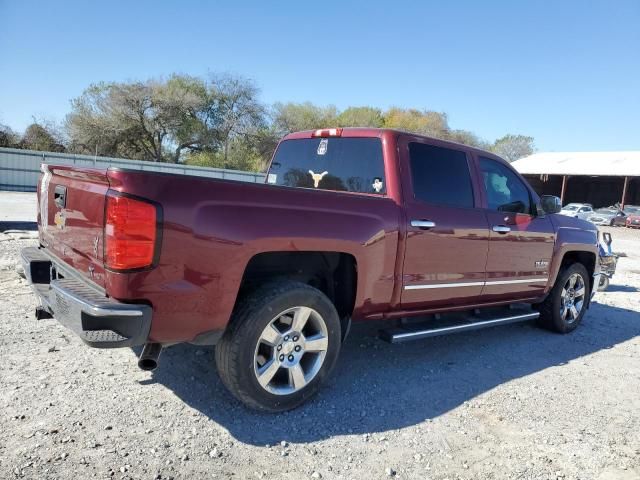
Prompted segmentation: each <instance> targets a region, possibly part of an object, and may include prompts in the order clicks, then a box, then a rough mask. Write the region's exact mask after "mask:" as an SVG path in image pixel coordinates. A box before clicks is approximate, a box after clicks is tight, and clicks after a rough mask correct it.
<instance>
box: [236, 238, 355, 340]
mask: <svg viewBox="0 0 640 480" xmlns="http://www.w3.org/2000/svg"><path fill="white" fill-rule="evenodd" d="M281 279H286V280H293V281H298V282H301V283H304V284H307V285H310V286H312V287H314V288H317V289H318V290H320V291H321V292H323V293H324V294H325V295H326V296H327V297H328V298H329V300H331V302H332V303H333V304H334V306H335V307H336V310H337V311H338V315H339V317H340V320H341V322H342V324H343V326H342V328H343V337H344V336H345V335H346V333H347V330H348V328H349V323H350V319H351V315H352V313H353V311H354V307H355V301H356V294H357V288H358V263H357V260H356V257H355V256H354V255H352V254H350V253H346V252H339V251H267V252H260V253H257V254H255V255H254V256H253V257H251V258H250V259H249V261H248V263H247V265H246V267H245V269H244V272H243V275H242V279H241V281H240V288H239V293H238V296H237V299H236V305H235V307H234V310H235V308H237V307H238V303H239V302H241V301H242V298H243V297H245V296H246V295H247V294H249V293H250V292H252V291H253V290H255V289H256V288H258V287H259V286H260V285H263V284H264V283H266V282H269V281H273V280H281Z"/></svg>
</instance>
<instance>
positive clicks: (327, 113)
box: [272, 102, 338, 135]
mask: <svg viewBox="0 0 640 480" xmlns="http://www.w3.org/2000/svg"><path fill="white" fill-rule="evenodd" d="M337 116H338V111H337V110H336V107H334V106H332V105H330V106H328V107H318V106H316V105H314V104H312V103H310V102H306V103H276V104H275V105H274V106H273V113H272V117H273V126H274V128H275V131H276V132H278V134H279V135H286V134H288V133H291V132H298V131H301V130H314V129H316V128H328V127H335V126H336V123H337Z"/></svg>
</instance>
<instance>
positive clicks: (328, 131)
mask: <svg viewBox="0 0 640 480" xmlns="http://www.w3.org/2000/svg"><path fill="white" fill-rule="evenodd" d="M311 136H312V137H341V136H342V129H341V128H321V129H319V130H316V131H314V132H313V133H312V134H311Z"/></svg>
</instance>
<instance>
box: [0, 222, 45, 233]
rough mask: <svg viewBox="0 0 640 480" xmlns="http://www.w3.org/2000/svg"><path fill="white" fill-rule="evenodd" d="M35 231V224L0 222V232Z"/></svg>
mask: <svg viewBox="0 0 640 480" xmlns="http://www.w3.org/2000/svg"><path fill="white" fill-rule="evenodd" d="M37 229H38V224H37V223H36V222H14V221H2V222H0V232H7V231H11V230H16V231H34V230H37Z"/></svg>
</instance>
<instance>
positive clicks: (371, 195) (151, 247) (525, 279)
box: [23, 129, 598, 411]
mask: <svg viewBox="0 0 640 480" xmlns="http://www.w3.org/2000/svg"><path fill="white" fill-rule="evenodd" d="M38 192H39V206H38V225H39V237H40V247H39V248H36V249H26V250H25V251H23V262H24V264H25V272H27V275H28V277H29V279H30V281H31V282H32V284H33V285H34V288H35V290H36V293H37V294H38V296H39V297H40V299H41V302H42V307H41V308H40V309H39V310H38V313H37V315H38V316H39V317H41V318H44V317H50V316H54V317H55V318H56V319H58V320H59V321H61V322H62V323H64V324H65V325H67V326H68V327H70V328H71V329H72V330H74V331H75V332H76V333H78V334H79V335H80V336H81V338H82V339H83V340H84V341H85V342H86V343H88V344H89V345H92V346H96V347H117V346H132V345H141V344H146V345H149V346H150V347H148V349H147V350H145V351H146V352H147V354H149V355H150V356H149V355H147V357H145V358H144V360H145V362H144V363H141V364H144V365H146V366H151V367H154V366H155V364H156V363H157V355H159V352H160V350H161V346H163V345H164V346H168V345H171V344H174V343H179V342H193V343H199V344H216V343H217V344H219V345H218V348H217V352H216V355H217V363H218V369H219V371H220V374H221V377H222V379H223V382H224V383H225V385H227V386H228V387H229V388H230V389H231V391H232V392H233V393H234V394H236V396H238V397H239V398H240V399H241V400H243V401H244V402H245V403H246V404H248V405H250V406H252V407H255V408H259V409H263V410H270V411H274V410H276V411H277V410H284V409H287V408H292V407H293V406H295V405H298V404H299V403H301V402H302V401H304V400H305V399H306V398H307V397H308V396H309V395H311V394H312V393H313V392H314V391H315V390H316V389H317V387H318V385H319V383H320V382H321V381H322V378H324V376H326V375H327V374H328V372H329V371H330V369H331V366H332V365H333V363H335V360H336V358H337V355H338V352H339V344H340V339H341V338H343V337H344V335H345V334H346V331H347V330H348V326H349V322H350V321H351V319H353V320H381V319H388V320H390V321H397V320H399V319H406V318H409V317H417V316H424V315H433V314H436V316H438V315H441V314H443V313H446V312H455V311H470V312H473V311H474V310H478V309H487V308H489V307H496V306H508V305H511V304H515V303H525V304H528V305H534V306H535V308H536V310H535V311H533V312H532V311H531V310H530V311H529V313H524V314H522V316H521V319H523V320H524V319H531V318H534V317H537V316H540V321H541V323H543V324H544V325H546V326H548V327H550V328H552V329H554V330H557V331H567V332H568V331H570V330H573V328H575V326H577V324H578V323H579V321H580V320H581V318H582V316H583V315H584V312H585V311H586V308H587V307H588V304H589V300H590V292H591V291H592V290H593V288H592V286H593V276H594V275H598V265H597V261H596V252H597V248H596V245H597V231H596V230H595V227H593V226H592V225H590V224H588V223H587V222H583V221H581V220H578V219H573V218H568V217H562V216H559V215H553V213H554V212H555V211H557V208H556V207H557V204H556V203H555V202H556V200H555V199H554V198H543V199H540V198H539V197H538V196H537V195H536V194H535V192H533V191H532V190H531V188H530V187H529V186H528V184H527V183H526V182H525V181H524V179H522V178H521V177H520V176H519V175H518V174H517V173H516V172H515V171H513V170H512V169H511V168H510V166H508V164H506V162H504V161H502V160H501V159H499V158H497V157H495V156H494V155H492V154H490V153H488V152H482V151H480V150H476V149H472V148H469V147H466V146H462V145H456V144H452V143H448V142H443V141H439V140H434V139H429V138H426V137H420V136H415V135H410V134H407V133H403V132H396V131H392V130H375V129H328V130H321V131H312V132H300V133H296V134H292V135H289V136H288V137H286V138H285V139H283V141H282V142H281V143H280V145H279V147H278V149H277V150H276V153H275V155H274V159H273V161H272V164H271V166H270V169H269V172H268V175H267V182H266V183H265V184H249V183H241V182H235V181H226V180H219V179H209V178H203V177H190V176H176V175H171V174H162V173H152V172H145V171H127V170H121V169H108V170H95V169H82V168H75V167H70V166H56V165H44V166H43V175H42V178H41V182H40V184H39V187H38ZM545 210H546V211H545ZM565 277H566V278H565ZM559 282H560V283H562V285H560V284H559ZM274 292H278V293H277V294H276V293H274ZM287 302H289V303H287ZM291 302H292V303H291ZM578 306H579V308H578ZM278 309H279V311H278V312H275V310H278ZM574 311H575V313H574ZM274 315H275V316H274ZM507 317H508V315H507V316H503V317H501V318H507ZM515 317H518V318H520V317H519V316H518V315H511V316H510V317H509V318H515ZM560 317H562V318H560ZM571 318H573V321H572V322H568V319H571ZM494 320H496V321H495V322H493V323H491V322H489V323H487V326H488V325H492V324H498V323H500V322H498V321H497V320H499V319H498V318H496V319H494ZM467 323H468V320H467ZM477 325H479V323H478V324H477ZM477 325H476V326H477ZM393 326H394V325H390V327H393ZM296 328H298V329H297V330H296ZM428 329H429V327H428V326H427V327H425V328H424V329H423V330H424V331H426V330H428ZM462 329H463V328H457V329H451V330H450V331H457V330H462ZM414 330H415V328H414ZM423 330H418V332H420V331H423ZM432 330H433V329H432ZM424 331H423V334H422V335H420V334H418V335H414V336H415V337H416V338H420V337H424V336H428V334H425V333H424ZM445 331H446V330H445ZM265 335H266V336H265ZM294 338H295V339H296V340H293V339H294ZM391 338H393V336H392V337H391ZM159 347H160V348H159ZM149 352H151V353H149ZM247 352H249V353H247ZM278 352H284V353H278ZM144 355H145V354H144V353H143V356H144ZM154 361H155V362H156V363H154ZM252 363H253V365H254V367H253V369H252V370H249V371H239V369H241V367H240V366H239V365H241V364H242V365H247V364H252ZM269 368H270V370H269ZM263 370H264V371H263ZM261 375H262V376H261ZM267 378H268V381H267V380H266V379H267ZM261 379H262V380H261ZM265 382H266V384H265Z"/></svg>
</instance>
